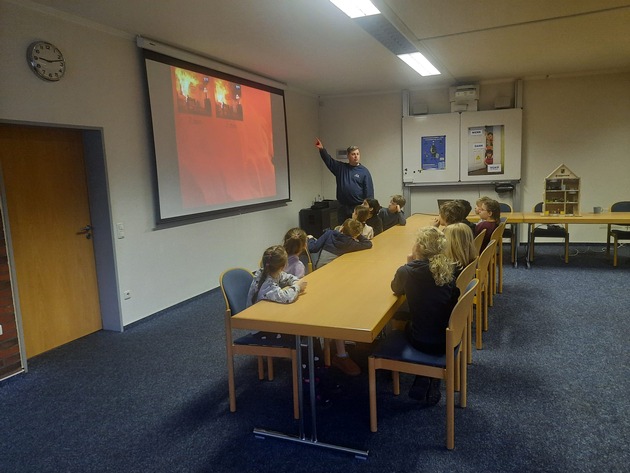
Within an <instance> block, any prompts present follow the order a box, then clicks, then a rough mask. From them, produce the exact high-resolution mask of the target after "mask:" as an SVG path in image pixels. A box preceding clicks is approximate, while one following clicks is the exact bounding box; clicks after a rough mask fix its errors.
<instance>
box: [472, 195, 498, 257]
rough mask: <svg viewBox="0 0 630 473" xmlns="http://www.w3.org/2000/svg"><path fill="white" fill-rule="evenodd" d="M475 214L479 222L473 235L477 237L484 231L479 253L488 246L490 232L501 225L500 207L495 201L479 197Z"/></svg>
mask: <svg viewBox="0 0 630 473" xmlns="http://www.w3.org/2000/svg"><path fill="white" fill-rule="evenodd" d="M475 212H476V213H477V214H478V215H479V219H480V220H479V223H477V225H475V230H474V232H473V233H474V235H475V236H477V235H479V234H480V233H481V232H482V231H483V230H484V229H485V230H486V234H485V235H484V237H483V242H482V243H481V250H480V252H481V251H483V250H484V249H485V248H486V246H488V243H490V237H491V236H492V232H493V231H494V230H495V229H496V228H497V227H498V226H499V224H500V223H501V206H500V205H499V203H498V202H497V201H496V200H494V199H491V198H490V197H481V198H480V199H478V200H477V202H476V203H475Z"/></svg>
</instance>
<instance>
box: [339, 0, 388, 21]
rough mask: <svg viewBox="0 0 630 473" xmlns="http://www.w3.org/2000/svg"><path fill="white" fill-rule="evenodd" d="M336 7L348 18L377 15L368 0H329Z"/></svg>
mask: <svg viewBox="0 0 630 473" xmlns="http://www.w3.org/2000/svg"><path fill="white" fill-rule="evenodd" d="M330 1H331V2H332V3H333V4H334V5H335V6H336V7H337V8H339V9H340V10H341V11H342V12H344V13H345V14H346V15H348V16H349V17H350V18H359V17H361V16H370V15H378V14H379V13H381V12H380V11H378V8H376V7H375V6H374V5H372V2H370V0H330Z"/></svg>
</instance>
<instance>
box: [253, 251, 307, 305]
mask: <svg viewBox="0 0 630 473" xmlns="http://www.w3.org/2000/svg"><path fill="white" fill-rule="evenodd" d="M287 260H288V256H287V252H286V250H285V249H284V247H282V246H280V245H276V246H271V247H269V248H267V249H266V250H265V252H264V253H263V257H262V263H261V265H262V267H261V268H260V269H258V270H256V272H255V273H254V280H253V281H252V284H251V286H250V287H249V292H248V294H247V307H249V306H251V305H252V304H255V303H256V302H258V301H261V300H267V301H273V302H280V303H282V304H290V303H291V302H295V301H296V300H297V298H298V296H299V295H300V293H301V292H304V290H305V289H306V281H302V280H300V279H299V278H297V277H295V276H293V275H291V274H287V273H285V272H284V271H283V270H284V267H285V266H286V264H287Z"/></svg>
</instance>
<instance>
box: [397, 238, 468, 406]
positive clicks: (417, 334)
mask: <svg viewBox="0 0 630 473" xmlns="http://www.w3.org/2000/svg"><path fill="white" fill-rule="evenodd" d="M446 245H447V242H446V237H445V236H444V233H442V232H441V231H440V230H438V229H437V228H435V227H425V228H421V229H420V230H419V231H418V235H417V237H416V242H415V244H414V246H413V248H412V250H411V254H410V255H409V256H407V264H405V265H403V266H401V267H400V268H398V270H397V271H396V274H395V275H394V279H393V280H392V283H391V287H392V290H393V291H394V293H395V294H397V295H403V294H405V295H406V297H407V304H408V306H409V312H410V316H411V320H410V322H409V323H408V324H407V327H406V333H407V338H408V340H409V342H410V343H411V345H412V346H413V347H414V348H416V349H417V350H420V351H422V352H425V353H430V354H437V355H441V354H444V352H445V350H446V327H447V326H448V321H449V319H450V317H451V312H452V310H453V308H454V307H455V304H456V303H457V298H458V297H459V289H457V287H456V286H455V280H454V279H453V264H452V262H451V261H450V260H449V258H448V257H447V256H446V254H445V249H446ZM409 397H411V398H413V399H417V400H419V401H421V402H423V403H425V404H426V405H435V404H437V403H438V402H439V401H440V397H441V393H440V380H438V379H434V378H427V377H424V376H416V379H415V380H414V383H413V386H412V387H411V389H410V390H409Z"/></svg>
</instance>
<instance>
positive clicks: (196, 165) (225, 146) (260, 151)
mask: <svg viewBox="0 0 630 473" xmlns="http://www.w3.org/2000/svg"><path fill="white" fill-rule="evenodd" d="M145 55H146V53H145ZM159 59H160V61H156V60H153V58H147V59H146V65H147V77H148V79H149V96H150V101H151V116H152V120H153V126H154V142H155V151H156V165H157V166H156V168H157V176H158V193H159V204H160V218H161V219H169V218H174V217H182V216H187V215H194V214H198V213H206V212H213V211H224V210H227V209H235V208H239V207H243V206H251V205H255V204H260V203H269V202H276V201H286V200H288V198H289V183H288V164H287V163H288V156H287V147H286V133H285V130H286V126H285V118H284V96H283V94H282V91H278V90H276V89H271V88H269V87H266V86H261V85H260V84H252V83H251V82H249V81H245V80H238V78H236V77H234V76H226V75H225V74H220V73H218V72H216V71H212V70H204V68H201V67H198V66H195V65H190V64H188V63H185V67H184V66H183V65H182V64H181V62H180V63H178V62H177V61H165V60H164V58H163V57H161V56H160V58H159ZM167 88H168V94H167V93H166V90H167Z"/></svg>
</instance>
